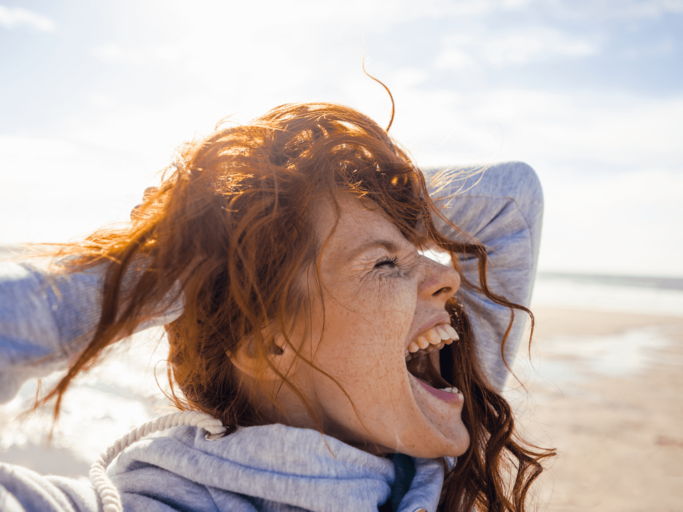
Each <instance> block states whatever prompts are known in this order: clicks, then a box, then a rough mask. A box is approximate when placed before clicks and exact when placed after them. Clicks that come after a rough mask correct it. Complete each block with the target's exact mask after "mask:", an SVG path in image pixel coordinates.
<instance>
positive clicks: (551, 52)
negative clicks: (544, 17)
mask: <svg viewBox="0 0 683 512" xmlns="http://www.w3.org/2000/svg"><path fill="white" fill-rule="evenodd" d="M598 50H599V48H598V45H597V44H596V43H595V42H592V41H588V40H586V39H582V38H579V37H577V36H575V35H573V34H569V33H565V32H561V31H558V30H553V29H548V28H541V27H539V28H532V29H529V30H518V31H514V32H507V33H502V34H498V33H496V34H489V35H488V36H486V37H482V35H481V34H480V33H477V34H467V33H462V34H458V35H457V36H448V37H447V38H446V39H445V41H444V48H443V49H442V50H441V52H440V53H439V54H438V55H437V57H436V59H435V66H436V68H437V69H456V70H459V71H468V72H471V71H474V70H476V69H477V68H479V67H481V66H485V65H489V66H491V67H494V68H500V67H504V66H517V65H523V64H528V63H530V62H533V61H540V60H544V59H548V58H556V57H558V56H559V57H567V58H575V57H585V56H588V55H594V54H596V53H598Z"/></svg>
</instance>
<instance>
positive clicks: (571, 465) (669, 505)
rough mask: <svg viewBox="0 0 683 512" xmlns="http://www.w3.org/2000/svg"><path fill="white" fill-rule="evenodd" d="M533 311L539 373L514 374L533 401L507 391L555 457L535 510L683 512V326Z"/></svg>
mask: <svg viewBox="0 0 683 512" xmlns="http://www.w3.org/2000/svg"><path fill="white" fill-rule="evenodd" d="M533 309H534V312H535V314H536V317H537V326H538V329H537V333H536V335H535V341H534V344H533V348H532V359H531V360H532V363H533V364H534V365H535V368H530V367H529V364H528V361H525V359H526V358H525V357H520V361H519V364H518V365H517V368H518V369H519V373H520V380H522V382H523V383H524V385H525V387H526V388H527V390H528V393H527V392H524V391H523V390H522V389H521V388H520V386H519V384H517V383H515V382H510V385H509V388H510V389H509V390H508V396H509V397H510V400H511V401H512V402H513V403H514V404H515V407H516V408H517V410H518V411H519V412H518V418H519V423H520V424H521V425H522V427H523V428H524V431H525V432H526V433H527V435H528V436H529V437H530V439H533V440H535V441H536V442H537V443H538V444H539V445H541V446H552V447H555V448H557V451H558V457H557V458H556V459H555V460H554V462H553V463H552V465H551V467H550V468H549V469H548V470H547V471H546V472H544V474H543V475H542V477H541V479H540V481H539V482H538V484H537V485H536V493H537V495H538V497H537V503H538V505H539V509H540V510H550V511H557V512H560V511H579V510H582V511H587V510H590V511H615V512H616V511H620V512H627V511H633V512H635V511H681V510H683V426H682V425H683V397H682V396H681V393H680V390H681V389H682V388H683V318H676V317H657V316H649V315H636V314H631V313H606V312H600V311H582V310H571V309H555V308H548V307H537V308H533ZM634 340H637V341H635V342H634ZM601 344H602V345H603V347H602V348H603V349H604V350H603V352H602V354H601V350H600V345H601ZM634 345H637V346H636V347H635V348H634ZM596 347H597V350H596ZM619 352H622V353H623V356H624V357H621V358H619V357H618V356H617V355H615V354H618V353H619ZM634 352H637V354H636V357H637V358H638V359H639V360H638V361H637V364H635V363H634V361H635V359H634V357H632V356H633V353H634ZM520 356H523V354H521V353H520ZM601 358H602V360H603V364H596V362H595V361H596V359H597V360H600V359H601ZM591 359H592V360H591ZM620 366H621V368H622V369H623V371H620V368H619V367H620Z"/></svg>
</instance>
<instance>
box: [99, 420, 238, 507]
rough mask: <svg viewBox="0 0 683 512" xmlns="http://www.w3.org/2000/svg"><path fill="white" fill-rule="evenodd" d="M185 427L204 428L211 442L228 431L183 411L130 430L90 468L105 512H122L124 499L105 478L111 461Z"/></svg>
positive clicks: (217, 424)
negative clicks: (151, 436)
mask: <svg viewBox="0 0 683 512" xmlns="http://www.w3.org/2000/svg"><path fill="white" fill-rule="evenodd" d="M184 425H189V426H192V427H200V428H203V429H204V430H206V431H207V434H206V438H207V439H209V440H212V439H216V438H217V437H220V436H221V435H222V434H225V432H226V431H227V429H226V428H225V427H224V426H223V424H222V423H221V422H220V420H217V419H215V418H212V417H211V416H209V415H208V414H205V413H203V412H198V411H182V412H175V413H172V414H167V415H166V416H161V417H159V418H156V419H154V420H152V421H148V422H147V423H145V424H143V425H140V426H139V427H138V428H135V429H133V430H131V431H130V432H128V434H126V435H125V436H123V437H122V438H120V439H118V440H117V441H116V442H115V443H114V444H113V445H111V446H110V447H109V448H107V450H106V451H105V452H103V453H102V454H101V455H100V458H99V459H97V460H96V461H95V462H93V464H92V466H90V481H91V482H92V484H93V486H94V487H95V492H97V496H98V497H99V499H100V500H101V501H102V507H103V509H104V512H123V503H122V502H121V495H120V494H119V491H118V489H116V487H115V486H114V484H113V483H112V481H111V480H110V479H109V477H108V476H107V474H106V470H107V466H108V465H109V464H110V463H111V461H113V460H114V459H115V458H116V456H117V455H119V454H120V453H121V452H122V451H123V450H125V449H126V447H128V446H130V445H131V444H133V443H134V442H136V441H139V440H140V439H142V438H143V437H145V436H147V435H149V434H153V433H154V432H160V431H162V430H166V429H169V428H173V427H181V426H184Z"/></svg>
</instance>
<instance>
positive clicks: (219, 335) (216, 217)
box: [41, 103, 553, 512]
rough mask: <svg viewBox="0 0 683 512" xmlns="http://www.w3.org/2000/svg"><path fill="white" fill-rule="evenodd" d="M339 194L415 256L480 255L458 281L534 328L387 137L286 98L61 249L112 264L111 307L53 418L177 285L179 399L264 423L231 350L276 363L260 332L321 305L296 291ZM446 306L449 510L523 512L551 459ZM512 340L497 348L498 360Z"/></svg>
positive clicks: (228, 131) (328, 107)
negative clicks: (320, 219) (453, 233)
mask: <svg viewBox="0 0 683 512" xmlns="http://www.w3.org/2000/svg"><path fill="white" fill-rule="evenodd" d="M340 190H343V191H346V192H350V193H352V194H355V195H356V196H357V197H365V198H368V199H371V200H372V201H374V202H375V203H376V204H377V205H379V207H380V208H382V210H384V212H386V214H387V215H388V218H390V219H391V220H392V221H393V222H394V223H395V224H396V226H397V227H398V228H399V229H400V231H401V233H402V234H403V235H404V236H405V237H406V239H407V240H409V241H410V242H411V243H413V244H414V245H416V246H417V247H421V248H424V247H426V246H428V245H430V244H433V245H435V246H437V247H439V248H440V249H441V250H443V251H446V252H448V253H450V255H451V259H452V263H453V266H454V267H455V269H456V270H458V258H459V257H460V256H462V255H468V256H475V257H476V258H478V260H479V282H478V283H474V282H470V281H468V280H467V279H466V278H465V276H463V275H462V274H461V279H462V282H463V285H464V286H466V287H469V288H471V289H475V290H477V291H478V292H479V293H481V294H483V295H485V296H486V297H488V298H489V299H490V300H492V301H493V302H495V303H497V304H501V305H504V306H507V307H508V308H510V311H511V320H510V326H511V325H512V319H513V318H514V312H515V311H522V312H525V313H527V314H528V315H529V316H530V317H531V320H532V326H533V315H531V312H530V311H529V310H528V309H527V308H525V307H523V306H520V305H517V304H513V303H511V302H509V301H507V300H506V299H505V298H504V297H501V296H499V295H496V294H494V293H492V292H491V291H490V289H489V287H488V285H487V272H486V267H487V256H486V251H485V249H484V247H483V246H482V245H480V244H478V243H477V242H476V241H474V240H470V241H468V242H467V243H465V242H463V241H454V240H451V239H448V238H446V237H445V236H443V235H442V234H441V233H440V232H439V231H438V230H437V229H436V227H435V225H434V221H433V219H434V218H436V217H440V218H441V219H442V220H443V221H444V222H445V223H447V224H449V225H450V226H451V227H454V228H455V226H453V225H452V224H451V223H450V222H449V221H448V219H446V218H445V217H444V216H443V215H442V214H441V212H440V211H439V209H438V208H437V207H436V205H435V204H434V203H433V202H432V200H431V199H430V197H429V193H428V189H427V184H426V182H425V178H424V176H423V174H422V173H421V172H420V170H419V169H418V168H417V167H416V166H415V165H414V164H413V163H412V162H411V160H410V158H409V157H408V156H407V155H406V153H405V152H404V151H403V150H401V148H400V147H399V146H398V145H397V144H396V143H395V142H394V141H393V140H392V139H391V138H390V137H389V136H388V134H387V132H386V131H385V130H384V129H382V128H381V127H380V126H378V125H377V124H376V123H375V122H374V121H372V120H371V119H370V118H368V117H367V116H365V115H363V114H361V113H359V112H357V111H355V110H353V109H351V108H348V107H344V106H340V105H335V104H329V103H310V104H290V105H282V106H280V107H277V108H275V109H273V110H271V111H270V112H268V113H267V114H266V115H264V116H262V117H259V118H257V119H255V120H253V121H252V122H251V123H249V124H247V125H244V126H231V127H218V128H217V129H216V131H215V132H214V133H212V134H211V135H209V136H208V137H206V138H204V139H202V140H197V141H193V142H191V143H188V144H186V145H185V146H184V147H183V148H181V150H180V152H179V155H178V158H177V160H176V162H175V163H174V164H173V165H172V166H171V167H170V168H169V169H168V170H167V173H166V174H165V176H164V178H163V180H162V183H161V185H160V187H159V188H158V189H156V191H155V192H153V193H152V194H151V195H150V196H149V197H147V199H146V200H145V202H144V204H143V205H141V207H140V208H139V209H138V211H137V215H136V220H135V221H134V222H133V223H132V225H130V226H129V227H126V228H122V229H105V230H101V231H99V232H96V233H95V234H93V235H92V236H90V237H89V238H88V239H87V240H86V241H85V242H83V243H80V244H73V245H71V246H69V248H68V249H67V250H66V252H68V253H71V254H78V255H79V256H78V257H76V258H71V259H69V263H68V264H69V268H70V270H71V271H76V270H78V269H80V268H83V267H84V266H91V265H97V264H105V265H106V266H107V272H106V279H105V282H104V300H103V305H102V314H101V318H100V321H99V324H98V326H97V330H96V333H95V335H94V337H93V339H92V341H91V342H90V343H89V345H88V346H87V348H86V349H85V351H84V352H83V353H82V354H81V355H80V357H79V358H78V359H77V360H76V361H75V362H74V363H73V364H72V366H71V367H70V369H69V371H68V373H67V374H66V376H65V377H64V378H63V379H62V380H61V382H59V384H58V385H57V386H56V387H55V388H54V389H53V390H52V391H51V392H50V393H49V394H48V395H47V396H46V397H45V398H44V399H43V400H42V401H41V402H44V401H47V400H49V399H51V398H54V397H56V404H55V417H57V415H58V413H59V406H60V403H61V399H62V396H63V394H64V392H65V391H66V389H67V387H68V386H69V384H70V382H71V381H72V380H73V379H74V377H76V375H78V374H79V373H81V372H84V371H86V370H87V369H88V368H90V367H91V366H93V365H94V364H95V363H96V361H97V360H98V359H99V356H100V355H101V354H102V351H103V350H104V349H105V348H106V347H107V346H109V345H111V344H113V343H115V342H116V341H117V340H119V339H121V338H122V337H125V336H126V335H128V334H130V333H131V332H133V331H134V329H135V328H136V326H137V325H139V324H140V323H142V322H143V321H145V319H146V317H148V316H149V315H150V312H151V311H154V310H157V309H158V308H159V307H163V304H165V303H167V302H168V294H169V293H171V291H172V290H173V289H174V284H175V283H177V282H180V284H181V285H182V289H183V292H184V296H185V308H184V313H183V315H182V316H181V317H180V318H179V319H178V320H177V321H175V322H174V323H172V324H171V325H169V326H167V332H168V338H169V341H170V354H169V358H168V376H169V380H170V382H171V386H172V389H174V390H175V391H174V392H173V396H172V398H173V400H174V402H175V404H176V406H177V407H179V408H181V409H194V410H200V411H203V412H206V413H208V414H211V415H212V416H214V417H216V418H219V419H220V420H221V421H222V422H223V423H224V424H225V425H227V426H230V427H232V428H236V427H239V426H249V425H259V424H264V423H268V422H269V419H268V417H266V416H265V415H264V414H263V413H262V411H260V410H259V409H258V408H256V407H254V406H253V405H252V404H253V402H252V400H251V396H250V394H249V393H248V391H247V390H245V389H243V388H242V387H240V385H239V384H238V382H239V379H236V378H235V376H236V375H235V374H236V372H237V371H238V370H237V369H236V367H235V366H234V365H233V364H232V363H231V361H230V359H229V357H228V355H227V354H229V353H234V351H235V350H236V349H237V347H239V346H240V345H241V344H242V343H245V340H249V342H250V343H251V344H252V347H253V350H252V353H254V354H256V355H257V356H261V357H263V356H265V354H267V352H268V351H269V350H272V346H269V345H268V343H267V340H265V339H264V337H263V335H262V329H263V327H264V326H265V325H267V324H268V323H270V322H276V323H277V325H279V326H280V327H281V330H282V331H283V332H284V331H286V329H285V326H286V325H288V324H289V321H290V319H291V318H292V315H297V314H301V312H305V311H306V310H307V301H308V300H309V299H310V297H307V296H306V295H305V294H303V293H301V292H300V291H298V290H297V288H296V282H297V278H298V276H300V275H301V273H302V272H303V271H304V270H305V269H307V268H310V266H312V265H317V261H318V256H319V251H320V248H319V247H318V245H317V244H316V240H315V236H314V229H313V223H312V222H313V221H312V219H311V206H312V204H313V203H314V202H315V201H316V200H317V199H318V198H321V197H333V196H334V193H335V191H340ZM463 239H465V238H463ZM141 257H142V258H143V260H144V262H145V264H144V265H140V261H142V260H141ZM131 268H135V269H137V271H136V272H135V273H134V275H135V278H134V282H133V283H132V284H130V283H127V284H126V286H125V287H124V286H123V283H124V276H125V275H126V273H127V272H128V271H129V270H130V269H131ZM447 309H448V311H449V313H450V315H451V320H452V325H453V327H455V329H456V330H457V331H458V333H459V334H460V337H461V342H460V343H455V344H453V345H451V346H450V350H451V351H452V353H451V359H452V361H453V362H454V363H453V364H454V367H453V368H452V369H450V368H447V369H445V371H444V374H445V375H448V376H450V378H451V379H452V380H453V382H452V384H453V385H455V386H456V387H457V388H458V389H460V390H461V391H462V393H463V394H464V396H465V406H464V409H463V412H462V419H463V422H464V424H465V425H466V427H467V429H468V431H469V435H470V439H471V444H470V447H469V449H468V450H467V452H466V453H465V454H464V455H463V456H461V457H459V459H458V463H457V465H456V467H455V468H454V469H453V470H452V471H451V472H450V473H449V474H448V475H447V477H446V480H445V483H444V486H443V491H442V499H441V504H440V510H449V511H450V510H472V509H474V508H476V509H477V510H490V511H494V510H495V511H518V512H521V511H523V510H525V501H526V497H527V492H528V490H529V487H530V485H531V483H532V482H533V481H534V480H535V479H536V478H537V477H538V475H539V474H540V473H541V471H542V467H541V464H540V462H541V460H542V459H544V458H546V457H549V456H552V455H553V452H552V451H550V450H541V449H539V448H537V447H535V446H532V445H529V444H526V443H525V442H523V441H522V440H521V439H520V438H519V437H518V436H517V434H516V432H515V427H514V419H513V414H512V411H511V409H510V406H509V405H508V403H507V402H506V401H505V399H504V398H503V397H502V396H501V395H500V394H499V393H498V392H497V391H496V390H495V389H494V388H493V387H492V386H491V385H490V384H489V382H488V381H487V379H486V377H485V375H484V372H483V370H482V367H481V365H480V362H479V361H478V360H477V357H476V350H475V344H476V340H475V339H474V338H473V333H472V331H471V329H470V326H469V323H468V320H467V315H466V313H465V312H464V311H463V310H462V308H461V307H460V306H459V304H458V303H457V301H456V300H450V301H449V302H448V303H447ZM508 333H509V328H508ZM506 338H507V333H506V335H505V337H504V339H502V340H500V341H501V345H502V348H501V352H502V353H504V346H505V342H506ZM264 359H265V360H267V358H265V357H264ZM308 363H309V364H312V365H313V364H314V363H313V362H312V361H309V362H308ZM281 377H282V378H283V380H284V381H285V383H287V378H286V376H284V375H281ZM290 385H291V384H290ZM295 392H296V390H295ZM300 397H301V398H303V397H302V396H300ZM309 412H311V413H312V412H313V411H312V409H309Z"/></svg>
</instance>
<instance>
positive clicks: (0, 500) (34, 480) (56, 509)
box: [0, 462, 101, 512]
mask: <svg viewBox="0 0 683 512" xmlns="http://www.w3.org/2000/svg"><path fill="white" fill-rule="evenodd" d="M0 510H2V511H3V512H97V511H98V510H101V507H99V506H98V500H97V495H96V493H95V490H94V489H93V487H92V486H91V485H90V484H88V483H84V482H79V481H76V480H72V479H69V478H63V477H57V476H47V477H46V476H41V475H39V474H38V473H36V472H34V471H31V470H30V469H26V468H22V467H19V466H12V465H10V464H3V463H1V462H0Z"/></svg>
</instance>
